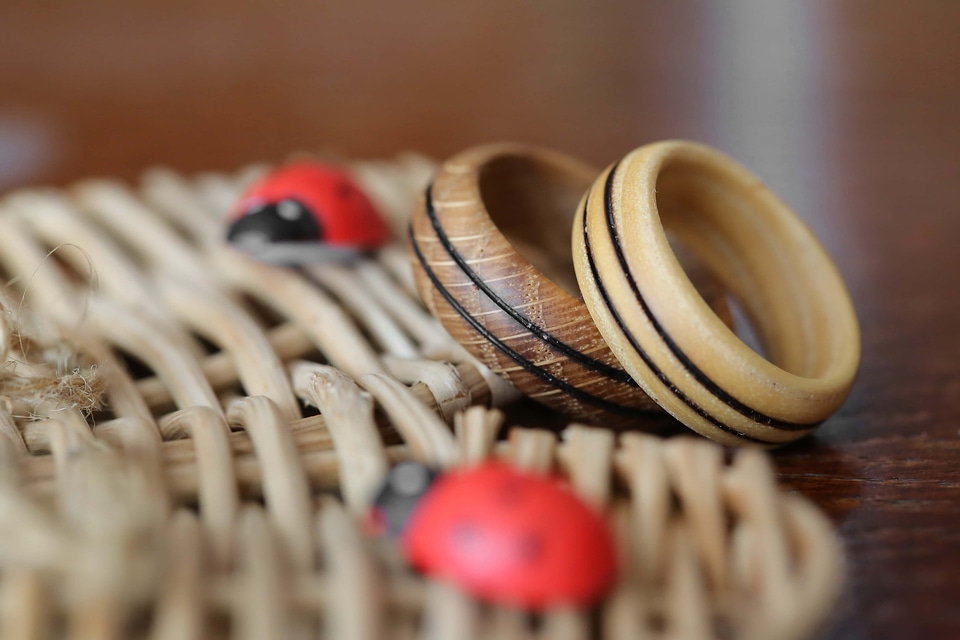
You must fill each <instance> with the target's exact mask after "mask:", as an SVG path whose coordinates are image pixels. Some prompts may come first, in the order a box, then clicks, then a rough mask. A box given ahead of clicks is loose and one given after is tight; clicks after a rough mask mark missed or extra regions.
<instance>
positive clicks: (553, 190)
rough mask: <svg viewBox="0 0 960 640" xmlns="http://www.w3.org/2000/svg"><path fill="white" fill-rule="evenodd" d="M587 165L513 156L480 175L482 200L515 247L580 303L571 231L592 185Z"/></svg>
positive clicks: (492, 163)
mask: <svg viewBox="0 0 960 640" xmlns="http://www.w3.org/2000/svg"><path fill="white" fill-rule="evenodd" d="M592 179H593V173H592V172H591V171H590V170H589V169H588V168H587V167H579V166H578V165H574V164H571V165H569V166H563V165H559V164H554V163H551V162H548V161H546V160H543V159H538V158H534V157H528V156H519V155H509V156H501V157H498V158H494V159H493V160H491V161H490V162H488V163H487V164H485V165H484V166H483V168H482V169H481V171H480V178H479V188H480V197H481V199H482V200H483V204H484V206H485V207H486V210H487V214H488V215H489V216H490V219H491V220H493V223H494V224H495V225H496V226H497V227H498V228H499V230H500V232H501V233H503V235H504V236H505V237H506V238H507V240H508V241H509V242H510V244H512V245H513V247H514V248H515V249H516V250H517V251H518V252H519V253H520V255H522V256H523V257H524V258H526V259H527V260H528V261H530V263H531V264H533V266H534V267H536V268H537V270H538V271H540V272H541V273H542V274H543V275H545V276H546V277H547V278H549V279H550V280H552V281H553V282H554V283H556V284H557V285H558V286H559V287H560V288H562V289H563V290H564V291H566V292H567V293H569V294H570V295H571V296H573V297H575V298H577V299H579V298H580V297H581V296H580V289H579V287H578V286H577V276H576V271H575V270H574V267H573V255H572V253H571V251H570V229H571V227H572V225H573V217H574V215H575V214H576V210H577V204H578V203H579V201H580V198H581V196H583V193H584V191H586V189H587V188H588V187H589V186H590V182H591V181H592Z"/></svg>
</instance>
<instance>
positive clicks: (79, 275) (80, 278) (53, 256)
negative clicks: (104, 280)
mask: <svg viewBox="0 0 960 640" xmlns="http://www.w3.org/2000/svg"><path fill="white" fill-rule="evenodd" d="M43 248H44V250H45V251H46V252H47V256H48V258H47V259H48V260H50V261H52V262H53V263H54V264H55V265H57V268H58V270H59V271H60V273H61V274H62V275H63V276H64V278H66V279H67V280H68V281H70V282H72V283H73V284H78V285H81V286H83V287H87V286H90V284H91V283H92V282H93V281H94V280H95V279H96V273H95V272H94V271H93V269H92V265H91V264H90V263H89V261H88V259H87V256H86V254H84V253H83V251H82V250H81V249H80V248H78V247H76V246H73V245H60V246H53V245H49V244H46V243H43ZM67 253H75V254H79V255H78V256H77V258H78V259H77V260H76V262H74V260H73V259H71V258H70V257H69V256H67V255H65V254H67ZM84 263H86V264H87V265H88V266H89V267H90V269H88V270H87V271H86V273H83V272H81V270H80V269H78V268H77V265H78V264H84Z"/></svg>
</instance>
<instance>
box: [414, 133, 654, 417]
mask: <svg viewBox="0 0 960 640" xmlns="http://www.w3.org/2000/svg"><path fill="white" fill-rule="evenodd" d="M597 173H598V172H597V171H596V170H595V169H593V168H591V167H589V166H587V165H584V164H582V163H580V162H578V161H576V160H573V159H571V158H568V157H566V156H563V155H561V154H558V153H554V152H551V151H546V150H543V149H536V148H530V147H525V146H521V145H514V144H497V145H486V146H482V147H477V148H474V149H470V150H467V151H465V152H462V153H460V154H458V155H457V156H455V157H453V158H451V159H450V160H448V161H447V162H446V163H445V164H444V165H443V166H442V167H441V168H440V170H439V172H438V174H437V176H436V178H435V179H434V181H433V183H432V184H431V185H430V186H429V187H428V188H427V190H426V193H425V194H424V196H423V198H422V199H421V201H420V204H419V206H418V207H417V209H416V211H415V212H414V214H413V219H412V221H411V226H410V254H411V259H412V262H413V268H414V274H415V276H416V282H417V288H418V290H419V293H420V297H421V299H422V300H423V301H424V303H425V304H426V305H427V308H428V309H429V310H430V311H431V312H432V313H433V314H434V315H435V316H436V317H437V318H439V319H440V321H441V322H442V324H443V325H444V327H445V328H446V329H447V331H449V332H450V334H451V335H452V336H453V337H454V338H455V339H456V340H457V341H458V342H460V344H462V345H463V346H464V347H465V348H466V349H467V351H469V352H470V353H471V354H472V355H474V356H475V357H476V358H477V359H479V360H480V361H481V362H482V363H483V364H485V365H486V366H487V367H489V368H490V369H491V370H493V371H494V372H496V373H498V374H500V375H501V376H503V377H505V378H507V379H508V380H509V381H510V382H511V383H513V385H514V386H515V387H517V389H518V390H519V391H521V392H522V393H524V394H525V395H528V396H530V397H532V398H534V399H536V400H538V401H539V402H541V403H543V404H546V405H548V406H550V407H553V408H555V409H558V410H560V411H562V412H564V413H565V414H567V415H569V416H573V417H575V418H578V419H582V420H586V421H589V422H593V423H602V424H608V425H612V426H622V425H627V424H630V425H634V426H635V425H636V424H637V418H640V417H643V416H644V415H647V414H646V412H648V411H650V410H659V409H658V407H657V405H656V404H655V403H653V402H652V401H651V400H650V399H649V398H648V397H647V396H646V394H644V393H643V391H642V390H641V389H640V387H639V386H638V385H637V383H636V382H635V381H634V380H633V379H632V378H631V377H630V375H629V374H628V373H627V372H626V371H624V369H623V368H622V367H621V365H620V364H619V362H618V361H617V359H616V358H615V357H614V355H613V354H612V353H611V352H610V349H609V348H608V347H607V345H606V343H605V342H604V340H603V337H602V336H601V335H600V333H599V332H598V331H597V328H596V327H595V326H594V324H593V320H592V319H591V317H590V313H589V311H588V310H587V308H586V306H584V304H583V302H582V301H581V300H580V298H579V296H578V295H577V294H578V290H577V283H576V274H575V272H574V269H573V264H572V256H571V254H570V229H571V227H572V225H573V217H574V214H575V212H576V207H577V202H578V201H579V199H580V197H581V196H582V195H583V193H584V192H585V191H586V190H587V189H588V188H589V186H590V184H591V182H592V181H593V179H594V178H595V177H596V176H597ZM507 235H509V237H510V240H508V239H507ZM515 245H516V246H515ZM517 247H523V253H521V251H519V250H518V249H517ZM547 274H549V275H547Z"/></svg>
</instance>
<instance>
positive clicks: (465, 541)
mask: <svg viewBox="0 0 960 640" xmlns="http://www.w3.org/2000/svg"><path fill="white" fill-rule="evenodd" d="M482 537H483V529H482V528H481V527H479V526H478V525H477V524H476V523H475V522H470V521H469V520H464V521H461V522H458V523H456V524H455V525H453V527H452V528H451V529H450V538H451V541H452V542H453V544H454V545H455V546H458V547H467V548H469V547H473V546H474V545H476V543H477V541H478V540H480V538H482Z"/></svg>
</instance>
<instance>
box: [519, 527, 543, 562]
mask: <svg viewBox="0 0 960 640" xmlns="http://www.w3.org/2000/svg"><path fill="white" fill-rule="evenodd" d="M543 546H544V544H543V538H541V537H540V536H539V535H538V534H536V533H528V534H525V535H524V536H523V537H522V538H520V541H519V542H518V543H517V555H518V556H520V559H521V560H523V561H524V562H528V563H531V564H533V563H535V562H537V561H538V560H539V559H540V557H541V556H542V555H543Z"/></svg>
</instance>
